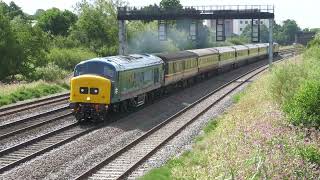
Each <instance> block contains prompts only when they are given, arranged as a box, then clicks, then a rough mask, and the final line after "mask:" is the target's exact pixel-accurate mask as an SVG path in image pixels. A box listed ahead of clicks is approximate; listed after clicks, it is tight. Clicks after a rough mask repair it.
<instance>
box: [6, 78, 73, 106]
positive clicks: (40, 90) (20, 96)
mask: <svg viewBox="0 0 320 180" xmlns="http://www.w3.org/2000/svg"><path fill="white" fill-rule="evenodd" d="M68 88H69V87H68V85H67V84H66V83H47V82H44V81H37V82H33V83H27V84H10V85H0V107H1V106H4V105H8V104H12V103H16V102H19V101H23V100H27V99H33V98H39V97H43V96H46V95H50V94H55V93H59V92H64V91H67V89H68Z"/></svg>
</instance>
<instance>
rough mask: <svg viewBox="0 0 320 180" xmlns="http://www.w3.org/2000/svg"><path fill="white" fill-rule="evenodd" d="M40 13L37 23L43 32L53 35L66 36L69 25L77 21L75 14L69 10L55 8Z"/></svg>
mask: <svg viewBox="0 0 320 180" xmlns="http://www.w3.org/2000/svg"><path fill="white" fill-rule="evenodd" d="M38 13H40V15H39V17H38V18H37V20H38V23H37V25H38V26H39V27H40V28H41V29H42V30H43V31H45V32H50V33H52V34H53V35H62V36H67V35H68V31H69V29H70V27H71V26H72V25H73V24H75V22H76V21H77V16H76V15H75V14H74V13H72V12H71V11H68V10H65V11H60V10H59V9H57V8H52V9H48V10H46V11H44V12H42V13H41V11H40V12H38Z"/></svg>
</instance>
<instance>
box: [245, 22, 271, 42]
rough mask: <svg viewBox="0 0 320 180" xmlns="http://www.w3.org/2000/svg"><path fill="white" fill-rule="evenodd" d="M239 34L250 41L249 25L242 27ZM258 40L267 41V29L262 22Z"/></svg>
mask: <svg viewBox="0 0 320 180" xmlns="http://www.w3.org/2000/svg"><path fill="white" fill-rule="evenodd" d="M241 36H242V37H244V38H245V39H248V40H249V41H251V25H248V26H246V27H245V28H244V29H243V31H242V34H241ZM260 42H263V43H267V42H269V29H268V27H267V26H266V25H264V24H262V25H260Z"/></svg>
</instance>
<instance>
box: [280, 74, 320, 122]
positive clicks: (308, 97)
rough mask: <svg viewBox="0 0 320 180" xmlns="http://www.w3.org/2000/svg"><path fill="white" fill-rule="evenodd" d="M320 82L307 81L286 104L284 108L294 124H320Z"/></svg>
mask: <svg viewBox="0 0 320 180" xmlns="http://www.w3.org/2000/svg"><path fill="white" fill-rule="evenodd" d="M319 105H320V82H319V81H316V80H308V81H306V82H305V83H304V84H303V85H302V86H301V87H300V88H299V90H298V91H297V93H296V94H295V95H294V96H293V98H291V99H288V100H287V101H286V103H285V104H284V110H285V112H286V113H287V114H288V117H289V120H290V121H291V122H292V124H294V125H299V124H303V125H305V126H309V127H310V126H312V127H319V126H320V106H319Z"/></svg>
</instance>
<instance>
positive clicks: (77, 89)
mask: <svg viewBox="0 0 320 180" xmlns="http://www.w3.org/2000/svg"><path fill="white" fill-rule="evenodd" d="M110 97H111V81H110V80H109V79H106V78H104V77H101V76H96V75H80V76H77V77H74V78H72V79H71V91H70V101H71V102H72V103H97V104H110Z"/></svg>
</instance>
